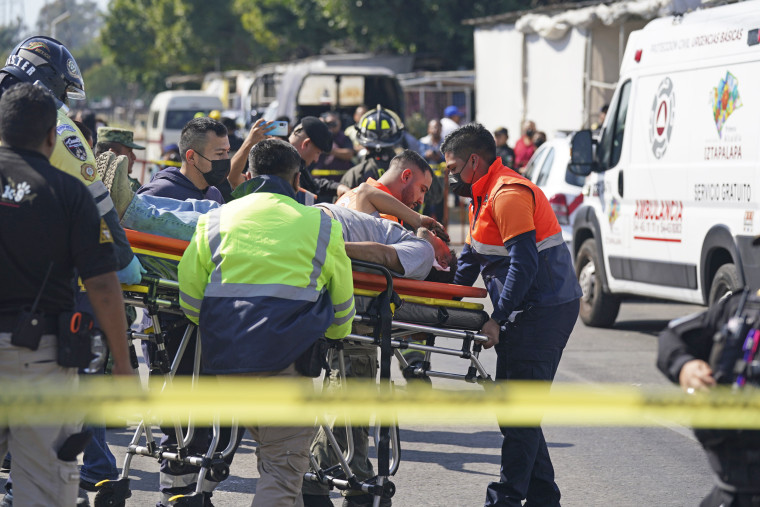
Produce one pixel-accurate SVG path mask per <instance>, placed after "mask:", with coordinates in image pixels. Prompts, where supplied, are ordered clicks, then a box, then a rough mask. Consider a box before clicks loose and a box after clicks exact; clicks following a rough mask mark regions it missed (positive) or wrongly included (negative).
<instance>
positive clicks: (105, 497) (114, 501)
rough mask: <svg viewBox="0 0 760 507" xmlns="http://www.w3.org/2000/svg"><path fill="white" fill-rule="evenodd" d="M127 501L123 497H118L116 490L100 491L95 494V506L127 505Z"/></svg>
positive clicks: (116, 506) (122, 506)
mask: <svg viewBox="0 0 760 507" xmlns="http://www.w3.org/2000/svg"><path fill="white" fill-rule="evenodd" d="M126 504H127V501H126V500H125V499H123V498H117V495H116V492H114V491H107V490H106V491H98V494H97V495H95V507H125V506H126Z"/></svg>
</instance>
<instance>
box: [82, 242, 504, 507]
mask: <svg viewBox="0 0 760 507" xmlns="http://www.w3.org/2000/svg"><path fill="white" fill-rule="evenodd" d="M126 233H127V238H128V240H129V242H130V244H131V246H132V249H133V251H134V252H135V254H136V255H137V256H138V257H139V259H140V261H141V263H142V264H143V266H144V267H146V269H147V270H148V271H149V273H150V274H149V275H147V276H144V277H143V280H142V282H141V283H140V284H139V285H133V286H122V289H123V293H124V299H125V302H126V303H128V304H131V305H134V306H137V307H141V308H143V309H145V311H146V312H147V314H148V315H149V316H150V319H151V322H152V324H153V325H152V329H150V330H148V331H146V332H134V331H130V332H129V334H128V338H129V340H130V345H131V347H132V348H134V342H136V341H144V342H149V343H151V344H153V346H154V347H155V354H154V355H153V358H152V360H151V364H150V365H149V367H150V369H151V371H152V372H153V374H160V375H162V376H163V380H164V386H169V385H171V382H172V378H173V376H174V375H175V374H176V372H177V367H178V365H179V362H180V360H181V359H182V357H184V355H185V354H187V353H190V350H189V349H190V343H191V337H192V335H193V333H194V332H196V331H197V330H196V329H195V326H194V325H193V324H192V323H191V322H190V321H188V320H186V319H185V320H183V321H182V322H183V325H184V326H185V331H184V334H183V338H182V341H181V343H180V345H179V348H178V351H177V353H176V355H175V356H174V357H173V358H170V357H169V354H168V352H167V349H166V332H165V330H162V328H161V323H160V321H159V315H161V314H170V315H177V316H180V317H181V318H183V319H184V317H183V315H182V311H181V309H180V307H179V284H178V282H177V281H176V279H177V276H176V273H177V264H178V263H179V260H180V259H181V256H182V253H183V252H184V249H185V248H186V246H187V242H184V241H180V240H174V239H169V238H163V237H160V236H154V235H151V234H146V233H141V232H137V231H130V230H127V231H126ZM354 268H355V271H354V274H353V275H354V296H355V297H354V299H355V306H356V316H355V317H354V324H355V326H354V332H352V333H351V334H349V335H348V336H347V337H346V339H345V340H343V341H341V340H336V341H333V340H329V341H330V342H333V343H331V348H330V351H329V354H330V356H331V357H334V358H336V362H337V363H338V364H339V368H338V375H339V376H340V378H341V380H342V384H343V385H345V380H346V377H345V366H344V364H345V359H344V355H343V342H345V341H348V342H352V343H358V344H365V345H370V346H376V347H378V349H379V352H380V354H379V363H380V381H379V384H378V389H379V390H380V392H381V394H382V393H385V394H391V391H392V389H393V385H392V383H391V381H390V378H391V366H390V365H391V358H392V357H394V356H395V357H396V358H397V360H398V362H399V364H400V366H401V368H402V370H403V371H404V372H405V374H407V373H408V374H409V375H410V376H412V377H415V378H424V379H430V378H448V379H461V380H465V381H467V382H474V383H486V382H490V381H491V377H490V375H489V374H488V373H487V372H486V370H485V368H484V367H483V365H482V363H481V362H480V360H479V358H478V356H479V353H480V352H481V349H482V344H483V343H484V342H485V341H486V337H485V336H482V335H480V334H478V331H479V330H480V329H481V327H482V326H483V324H484V323H485V322H486V321H487V320H488V314H486V313H485V312H484V311H483V305H482V304H479V303H470V302H462V301H459V300H457V299H460V298H483V297H486V295H487V293H486V291H485V289H479V288H473V287H462V286H455V285H450V284H441V283H435V282H420V281H415V280H407V279H402V278H394V277H393V276H392V275H391V273H390V272H389V271H388V270H387V269H385V268H383V267H382V266H378V265H374V264H370V263H364V262H359V261H354ZM357 270H360V271H357ZM421 335H422V336H424V340H423V341H420V340H419V337H420V336H421ZM437 337H447V338H454V339H457V340H461V343H462V345H461V347H459V348H447V347H441V346H439V345H436V343H435V340H436V338H437ZM409 350H413V351H417V352H419V353H421V354H423V355H424V360H423V361H418V362H416V363H414V364H410V363H409V362H408V361H407V360H406V359H405V357H404V354H403V353H402V352H404V351H409ZM192 353H193V354H194V355H193V360H194V369H193V379H194V381H197V378H198V374H199V371H200V360H201V349H200V339H199V337H198V339H196V340H195V346H194V350H193V351H192ZM434 354H443V355H449V356H455V357H460V358H463V359H465V360H467V361H468V366H467V369H466V371H464V372H444V371H436V370H433V369H432V367H431V357H432V356H433V355H434ZM405 376H406V375H405ZM183 423H184V425H183ZM376 423H377V426H376V430H375V446H376V450H377V473H378V475H377V477H376V478H373V479H372V480H370V481H359V480H358V479H357V478H356V476H355V475H354V474H353V472H352V471H351V469H350V467H349V465H348V463H349V462H350V461H351V458H352V456H353V451H354V443H353V441H352V439H351V431H350V425H351V422H350V421H349V420H344V421H342V424H341V425H345V426H346V428H347V431H346V433H347V435H348V438H347V446H346V447H347V448H346V449H344V450H343V452H342V453H339V452H337V451H336V458H337V461H338V464H337V465H336V466H333V467H331V468H328V469H324V470H323V469H320V468H319V467H318V466H317V464H316V462H315V460H314V458H313V456H312V460H311V461H312V467H313V470H312V471H310V472H308V473H307V474H305V476H304V480H308V481H317V482H320V483H322V484H325V485H327V486H329V487H330V488H337V489H341V490H354V491H360V492H364V493H368V494H370V495H374V496H375V504H376V505H379V502H380V498H381V497H382V496H385V497H391V496H393V493H394V491H395V487H394V485H393V483H392V482H391V481H390V477H391V476H393V475H394V474H395V472H396V471H397V470H398V466H399V462H400V442H399V438H398V430H397V426H396V423H395V421H385V420H383V421H376ZM320 424H322V426H323V428H324V429H325V433H326V435H327V437H328V439H330V441H331V443H332V449H334V450H338V449H340V447H339V446H338V444H337V442H335V440H334V437H333V435H332V431H331V429H330V426H329V425H328V423H327V420H326V419H324V420H322V421H320ZM172 426H173V428H174V431H175V434H176V435H177V446H176V449H175V448H163V447H162V446H160V445H159V444H158V443H157V442H156V439H155V438H154V432H153V429H152V425H151V421H148V420H143V421H141V422H140V423H139V425H138V427H137V429H136V431H135V434H134V436H133V438H132V440H131V442H130V443H129V445H128V448H127V452H126V457H125V461H124V466H123V468H122V471H121V474H120V477H119V478H118V479H117V480H115V481H103V482H101V483H99V484H98V488H99V489H98V493H97V494H96V497H95V505H96V507H100V506H119V505H125V501H126V499H127V498H129V496H130V492H129V470H130V466H131V461H132V459H133V457H134V456H138V455H140V456H150V457H152V458H155V459H158V460H165V461H166V462H167V463H168V464H169V466H170V468H171V466H172V465H176V466H181V465H192V466H195V467H199V469H200V470H199V472H198V476H197V477H198V478H197V481H196V490H195V492H194V493H193V494H190V495H180V496H178V497H175V498H172V499H171V502H172V503H173V504H174V505H185V506H195V505H198V506H202V505H203V493H202V492H203V489H204V481H206V480H207V478H210V479H211V480H213V481H217V482H219V481H221V480H224V479H225V478H226V477H227V476H228V475H229V466H227V464H226V463H225V461H224V459H225V458H227V457H229V456H230V455H231V454H232V453H233V452H234V447H235V438H234V435H235V434H236V433H237V423H236V422H233V431H232V434H233V438H231V439H230V443H229V445H228V446H227V447H226V448H225V449H224V450H222V451H221V452H217V446H218V443H219V433H220V431H219V427H220V424H219V421H218V420H217V421H216V422H215V424H214V426H213V438H212V441H211V442H210V444H209V448H208V450H207V451H206V452H205V453H204V454H203V455H192V454H191V453H189V452H188V451H187V446H188V445H189V443H190V441H191V439H192V437H193V434H194V431H195V428H194V427H193V425H192V421H179V420H175V421H172ZM183 426H184V427H183ZM185 428H186V429H185Z"/></svg>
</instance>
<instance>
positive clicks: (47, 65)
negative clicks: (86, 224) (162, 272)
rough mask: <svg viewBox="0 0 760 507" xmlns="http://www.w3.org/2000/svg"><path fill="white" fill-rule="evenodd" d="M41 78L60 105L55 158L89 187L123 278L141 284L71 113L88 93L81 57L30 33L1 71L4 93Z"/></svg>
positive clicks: (54, 161) (137, 267) (53, 161)
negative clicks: (72, 103)
mask: <svg viewBox="0 0 760 507" xmlns="http://www.w3.org/2000/svg"><path fill="white" fill-rule="evenodd" d="M19 82H21V83H39V84H41V85H42V86H44V87H45V88H47V89H48V90H50V92H51V93H52V94H53V97H54V98H55V100H56V102H57V105H58V119H57V125H56V133H57V135H58V136H57V138H56V146H55V150H54V151H53V154H52V156H51V157H50V163H51V164H52V165H53V166H55V167H57V168H58V169H60V170H62V171H63V172H65V173H67V174H70V175H71V176H74V177H75V178H77V179H78V180H80V181H81V182H82V183H84V184H85V185H86V186H87V189H88V190H89V191H90V194H92V196H93V198H94V199H95V203H96V205H97V207H98V211H99V212H100V216H102V217H103V218H104V219H105V221H106V224H107V225H108V228H109V230H110V231H111V234H112V235H113V240H114V253H115V255H116V262H117V269H118V270H119V271H118V275H119V280H120V281H121V282H122V283H128V284H134V283H138V282H139V281H140V279H141V277H142V273H143V272H144V270H143V269H142V266H141V265H140V262H139V261H138V260H137V257H135V255H134V254H133V253H132V249H131V248H130V246H129V242H128V241H127V237H126V235H125V233H124V230H123V229H122V228H121V226H120V225H119V217H118V215H117V214H116V211H115V210H114V207H113V201H112V200H111V197H110V195H109V194H108V190H107V189H106V187H105V185H103V182H102V181H101V180H100V177H99V176H98V173H97V170H96V166H95V157H94V156H93V154H92V150H91V149H90V146H89V144H88V143H87V141H86V139H85V137H84V136H83V135H82V133H81V131H80V130H79V128H77V126H76V125H75V124H74V121H73V120H71V119H69V117H68V116H67V115H66V113H67V112H68V106H67V105H66V104H67V102H68V100H69V99H72V100H80V99H84V98H85V93H84V81H83V80H82V74H81V73H80V72H79V67H78V66H77V63H76V60H74V57H73V56H72V55H71V53H70V52H69V50H68V49H66V47H65V46H64V45H63V44H61V43H60V42H58V41H57V40H55V39H52V38H50V37H43V36H34V37H29V38H28V39H25V40H24V41H22V42H21V43H20V44H19V45H17V46H16V47H15V48H14V49H13V51H12V52H11V54H10V56H9V57H8V59H7V61H6V62H5V67H3V68H2V70H0V93H2V92H3V91H4V90H7V89H8V88H9V87H11V86H13V85H14V84H16V83H19Z"/></svg>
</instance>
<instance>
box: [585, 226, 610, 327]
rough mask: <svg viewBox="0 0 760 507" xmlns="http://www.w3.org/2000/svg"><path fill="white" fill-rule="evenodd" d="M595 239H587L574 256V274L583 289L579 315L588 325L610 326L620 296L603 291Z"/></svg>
mask: <svg viewBox="0 0 760 507" xmlns="http://www.w3.org/2000/svg"><path fill="white" fill-rule="evenodd" d="M601 265H602V264H601V260H600V259H599V258H598V256H597V251H596V240H594V239H587V240H586V241H584V242H583V244H582V245H581V248H580V250H578V255H577V256H576V258H575V276H576V277H577V279H578V282H579V283H580V284H581V288H582V289H583V296H581V309H580V316H581V320H582V321H583V323H584V324H586V325H587V326H589V327H611V326H612V325H613V324H614V323H615V319H616V318H617V315H618V311H620V298H619V297H618V296H614V295H612V294H610V293H607V292H604V286H603V284H602V275H601V273H600V271H599V269H597V266H601Z"/></svg>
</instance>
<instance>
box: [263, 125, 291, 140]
mask: <svg viewBox="0 0 760 507" xmlns="http://www.w3.org/2000/svg"><path fill="white" fill-rule="evenodd" d="M269 125H270V126H272V125H275V127H274V128H273V129H271V130H270V131H269V132H267V135H268V136H278V137H287V136H288V122H286V121H273V122H270V123H269Z"/></svg>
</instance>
